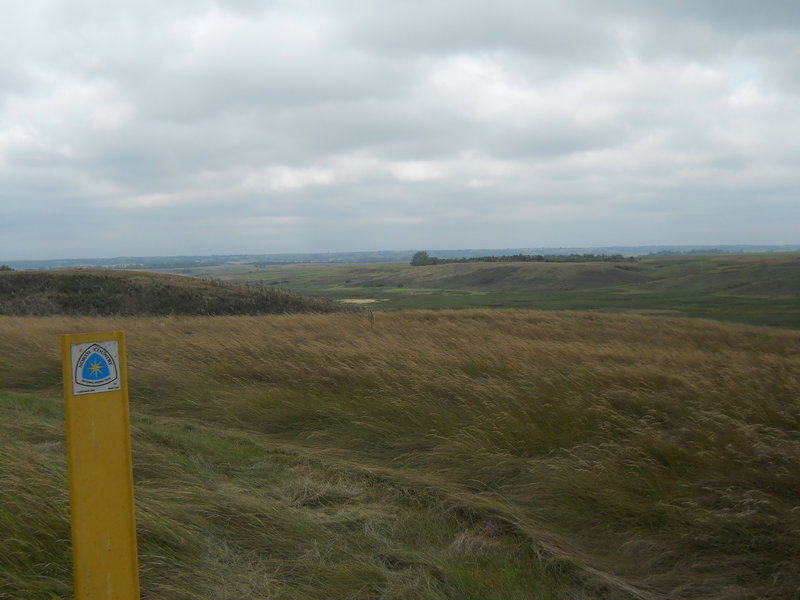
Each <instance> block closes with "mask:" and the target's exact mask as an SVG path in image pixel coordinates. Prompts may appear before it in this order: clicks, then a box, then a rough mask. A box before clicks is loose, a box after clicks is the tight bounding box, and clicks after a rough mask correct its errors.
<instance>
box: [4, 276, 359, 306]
mask: <svg viewBox="0 0 800 600" xmlns="http://www.w3.org/2000/svg"><path fill="white" fill-rule="evenodd" d="M348 310H350V311H352V310H354V309H353V308H352V307H349V308H348V307H347V306H344V305H342V304H339V303H336V302H333V301H331V300H325V299H321V298H306V297H303V296H299V295H297V294H293V293H290V292H285V291H281V290H271V289H251V288H247V287H241V286H234V285H230V284H224V283H220V282H214V281H201V280H198V279H192V278H188V277H178V276H175V275H165V274H156V273H132V272H129V271H108V270H94V271H93V270H85V269H82V270H75V271H51V272H46V271H45V272H42V271H20V272H0V314H8V315H53V314H71V315H87V314H88V315H166V314H176V315H228V314H250V315H256V314H283V313H298V312H317V313H329V312H345V311H348Z"/></svg>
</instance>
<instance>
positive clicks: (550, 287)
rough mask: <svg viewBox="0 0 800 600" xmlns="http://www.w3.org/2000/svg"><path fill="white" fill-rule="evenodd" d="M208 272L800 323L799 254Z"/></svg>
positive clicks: (376, 298) (404, 292) (481, 302)
mask: <svg viewBox="0 0 800 600" xmlns="http://www.w3.org/2000/svg"><path fill="white" fill-rule="evenodd" d="M199 273H200V271H198V274H199ZM202 273H204V274H206V275H208V274H213V275H214V276H215V277H220V278H222V279H225V280H229V281H235V282H239V283H249V284H251V285H260V286H267V287H273V288H281V289H288V290H292V291H294V292H297V293H302V294H309V295H315V296H320V297H326V298H333V299H339V300H342V299H346V300H355V301H361V302H369V303H370V308H372V309H374V310H396V309H418V308H425V309H456V308H470V309H471V308H487V307H489V308H533V309H542V310H592V311H603V312H617V313H620V312H621V313H639V314H667V315H672V316H690V317H702V318H713V319H720V320H726V321H735V322H742V323H749V324H753V325H770V326H778V327H792V328H797V329H800V254H798V253H796V252H795V253H774V254H773V253H764V254H743V255H735V254H725V255H718V256H713V255H712V256H681V257H653V258H642V259H640V260H639V261H637V262H636V263H622V264H619V263H577V264H572V263H567V264H558V263H503V264H498V263H466V264H445V265H434V266H425V267H412V266H410V265H407V264H398V263H390V264H378V265H375V264H372V265H325V264H311V265H288V266H287V265H280V266H270V267H265V268H262V269H252V268H248V269H240V270H237V269H236V268H232V267H230V266H226V267H220V268H215V269H210V270H208V271H207V272H206V271H203V272H202Z"/></svg>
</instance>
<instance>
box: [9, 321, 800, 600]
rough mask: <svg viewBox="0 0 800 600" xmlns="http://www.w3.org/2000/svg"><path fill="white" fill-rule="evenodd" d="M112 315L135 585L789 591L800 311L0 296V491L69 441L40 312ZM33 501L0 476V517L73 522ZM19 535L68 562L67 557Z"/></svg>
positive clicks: (25, 478) (492, 592)
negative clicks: (125, 362) (126, 384)
mask: <svg viewBox="0 0 800 600" xmlns="http://www.w3.org/2000/svg"><path fill="white" fill-rule="evenodd" d="M115 328H123V329H125V330H126V331H127V332H128V340H129V358H130V359H129V367H130V373H131V378H132V382H131V385H132V406H133V410H134V411H135V418H134V424H135V444H134V447H135V456H134V463H135V465H136V467H135V468H136V470H137V479H138V482H139V483H138V488H137V490H138V491H137V493H138V494H139V496H140V511H141V512H142V514H141V515H140V523H141V529H142V530H143V546H144V547H143V557H144V562H143V564H144V570H145V573H146V577H145V579H147V580H148V581H149V582H150V583H148V585H150V586H151V587H150V588H148V589H149V591H148V594H149V595H148V596H147V597H167V598H173V597H174V598H201V597H205V598H208V597H220V598H222V597H226V596H224V595H223V592H222V591H220V590H221V589H222V588H224V587H225V585H228V583H230V585H234V586H239V587H234V588H232V589H237V590H240V591H239V592H237V594H234V595H238V596H240V597H241V596H244V597H247V596H248V595H250V596H258V595H259V594H261V595H263V596H265V597H278V598H284V597H285V598H294V597H297V598H302V597H331V598H333V597H342V598H344V597H356V598H532V597H543V598H561V597H563V598H568V597H569V598H573V597H587V598H588V597H611V596H612V595H614V594H617V595H624V594H625V592H624V590H629V591H630V592H631V593H634V594H635V595H637V596H640V597H644V598H704V599H714V598H718V599H729V598H730V599H732V598H741V599H746V598H775V599H777V598H788V597H792V596H793V595H794V594H796V592H797V590H798V589H800V576H798V571H797V569H796V565H797V564H800V509H798V503H797V490H798V489H800V380H799V379H798V373H800V358H798V357H800V334H798V333H796V332H792V331H776V330H768V329H758V328H751V327H745V326H734V325H726V324H720V323H713V322H703V321H691V322H689V321H685V320H678V319H652V318H644V317H635V316H610V315H596V314H580V313H576V314H555V313H540V312H528V311H489V312H487V311H465V312H459V313H454V312H439V313H426V312H420V313H385V314H377V315H375V316H374V324H373V326H372V327H371V326H370V322H369V320H368V319H367V318H366V317H364V316H358V315H298V316H280V317H270V318H268V319H255V318H250V317H218V318H211V319H208V318H207V319H196V318H158V319H156V318H150V319H113V320H109V319H63V318H51V319H38V320H37V319H26V318H2V319H0V353H1V354H2V355H3V356H8V357H10V360H8V361H5V362H4V363H3V364H0V382H3V387H4V389H5V390H7V391H6V396H5V398H6V400H5V402H6V406H7V408H6V409H5V410H6V412H5V414H4V418H3V419H2V423H3V425H2V427H4V428H6V432H4V435H3V436H0V439H2V440H4V442H3V443H4V446H3V451H4V452H5V456H7V457H9V458H8V459H7V460H6V463H5V468H4V469H3V470H2V471H0V473H3V477H6V479H8V478H9V477H10V478H11V479H12V482H11V483H10V484H9V483H7V482H4V485H3V488H4V489H22V490H23V491H22V492H20V495H24V494H31V495H34V496H35V495H39V494H40V492H39V491H37V490H39V489H41V490H45V489H50V488H51V487H52V486H53V485H54V483H53V481H55V480H56V479H58V478H60V477H62V476H63V474H61V473H60V472H59V471H58V469H57V468H55V467H52V466H51V467H50V470H49V471H48V470H47V469H44V470H43V473H44V474H43V475H41V476H39V475H34V474H33V472H32V470H31V469H30V468H28V466H29V465H30V464H51V463H52V460H50V463H48V459H47V456H50V459H52V452H54V451H55V450H57V446H58V443H59V442H58V439H57V436H55V435H54V428H55V427H56V425H55V422H54V421H53V420H52V419H51V416H52V414H54V411H55V409H54V408H53V407H52V404H53V403H54V402H55V401H54V400H52V398H55V397H57V395H58V386H59V381H58V379H59V370H58V364H57V360H56V357H55V356H54V355H55V350H54V348H55V346H56V342H55V339H56V334H57V333H60V332H62V331H86V330H103V329H115ZM13 390H17V395H14V394H13V393H12V392H13ZM20 391H24V395H22V396H20V395H19V392H20ZM48 398H50V400H49V399H48ZM9 406H10V407H11V408H8V407H9ZM14 406H16V407H18V408H14ZM9 411H12V412H9ZM13 411H17V412H16V413H14V412H13ZM15 414H16V415H17V416H13V415H15ZM9 415H12V417H13V418H12V417H9ZM9 428H11V429H10V430H9ZM17 438H20V439H23V440H25V444H24V445H23V446H19V444H18V443H17V442H13V443H12V442H9V440H16V439H17ZM20 447H22V450H21V452H23V454H18V453H17V452H19V451H20V450H19V448H20ZM39 452H41V453H43V454H42V455H41V458H39V459H37V458H36V456H37V454H36V453H39ZM48 453H50V454H48ZM20 457H21V458H22V459H21V460H20ZM37 460H38V462H36V461H37ZM33 471H38V470H37V469H34V470H33ZM283 482H285V483H283ZM13 486H16V488H14V487H13ZM20 486H34V487H32V488H31V491H30V492H28V491H25V490H27V489H28V488H25V487H20ZM35 486H43V487H41V488H36V487H35ZM273 486H275V489H273ZM49 502H50V504H49V505H47V506H41V507H37V505H36V504H35V503H31V504H30V505H28V504H26V503H19V502H18V503H16V504H14V502H13V501H10V500H9V499H8V498H6V499H5V500H4V508H3V510H5V513H4V514H6V515H11V516H10V517H8V516H7V517H4V519H0V526H2V523H12V524H14V523H17V526H12V527H11V528H10V529H8V528H7V529H6V531H3V532H0V540H5V539H7V536H10V535H11V534H12V533H13V532H16V531H18V530H21V531H23V535H20V534H16V535H17V537H24V538H25V539H29V538H31V537H32V538H33V539H37V540H38V539H43V538H42V536H39V537H36V535H37V534H36V533H35V532H28V531H27V530H26V529H24V528H22V526H21V525H19V523H21V522H22V520H23V519H25V520H26V522H32V523H39V522H40V521H41V522H43V523H44V525H42V526H43V527H47V528H48V531H51V530H52V531H53V532H54V535H55V536H56V537H57V536H59V535H60V536H62V537H63V535H64V533H63V532H64V525H63V518H62V517H59V516H58V515H59V513H58V511H57V510H53V502H54V501H53V500H50V501H49ZM9 503H10V507H11V508H8V506H9ZM25 511H28V512H27V513H26V512H25ZM308 511H310V512H308ZM62 512H63V511H62ZM45 513H47V514H45ZM20 514H22V515H28V516H27V517H22V516H19V515H20ZM31 515H32V516H31ZM48 523H49V525H48ZM420 524H422V525H420ZM20 528H22V529H20ZM256 532H258V533H256ZM263 532H269V535H268V536H266V537H267V538H269V539H270V540H273V541H266V540H265V539H264V536H263V535H262V533H263ZM0 543H3V542H0ZM40 546H41V550H39V547H40ZM12 547H13V544H12ZM26 548H27V549H26V552H25V553H24V554H25V555H26V556H28V555H29V554H28V553H31V552H32V553H33V556H34V557H35V558H33V559H30V558H28V559H26V560H33V562H34V563H35V564H37V565H40V566H39V567H37V568H39V569H40V570H42V571H43V573H42V579H41V582H43V583H41V585H44V586H47V585H51V587H50V588H48V589H53V590H55V589H57V587H58V585H62V584H63V581H62V575H63V573H64V572H65V571H67V570H68V569H67V567H65V565H64V557H63V556H62V555H59V554H57V550H56V549H55V548H50V549H49V550H48V546H47V543H46V542H44V541H42V542H36V543H35V544H33V545H32V546H29V547H26ZM8 552H9V549H8V547H6V548H0V557H3V558H0V565H2V566H3V568H5V569H7V571H8V572H10V573H12V574H13V573H17V572H19V569H20V567H19V565H18V564H17V563H12V564H10V565H9V564H8V559H7V558H5V557H7V556H9V554H8ZM18 554H19V553H18ZM12 555H13V554H12ZM20 560H21V559H20ZM290 565H291V566H290ZM203 573H206V575H205V576H203V575H202V574H203ZM276 574H277V575H276ZM18 579H19V578H18ZM308 581H311V582H316V583H312V584H307V583H305V582H308ZM592 581H601V582H604V584H603V585H606V586H610V589H615V590H617V591H616V592H612V591H610V589H608V588H607V589H605V590H604V589H603V587H602V586H601V585H600V584H592V583H591V582H592ZM48 582H50V583H48ZM225 582H228V583H225ZM540 584H541V586H542V587H541V588H538V591H537V590H535V589H534V588H533V587H532V586H535V585H540ZM306 585H311V586H312V587H304V586H306ZM247 586H254V587H252V589H251V592H249V593H248V592H246V591H245V590H246V589H248V588H247ZM314 586H315V587H314ZM10 589H17V588H10ZM0 590H2V588H0ZM215 590H216V591H215ZM345 590H349V591H347V592H345ZM354 590H355V591H354ZM7 593H8V594H9V595H10V597H15V596H14V594H12V593H11V592H7ZM54 593H55V592H54ZM270 594H271V595H270ZM348 594H350V595H348ZM20 596H26V597H36V596H33V595H30V594H21V593H19V594H17V596H16V597H20ZM38 597H48V596H46V595H39V596H38Z"/></svg>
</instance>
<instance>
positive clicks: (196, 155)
mask: <svg viewBox="0 0 800 600" xmlns="http://www.w3.org/2000/svg"><path fill="white" fill-rule="evenodd" d="M651 4H653V3H641V2H636V1H634V0H616V1H615V0H611V1H607V2H602V3H598V2H589V1H588V0H583V1H581V0H571V1H566V2H565V1H560V2H530V1H524V2H523V1H516V0H501V1H497V2H492V3H487V2H476V1H469V0H467V1H459V2H454V1H444V0H441V1H436V0H434V1H430V0H427V1H426V2H421V1H417V0H410V1H409V2H404V3H401V4H397V3H393V2H387V1H382V0H381V1H374V2H369V3H364V2H355V1H345V2H342V1H337V2H332V1H326V0H307V1H303V2H288V1H275V2H257V1H255V0H253V1H249V0H238V1H227V2H222V1H219V2H212V1H202V0H199V1H198V0H192V1H188V0H186V1H175V2H171V3H161V2H155V1H143V0H137V1H136V2H122V3H113V4H109V3H102V2H97V1H94V0H81V1H70V2H66V1H56V0H51V1H46V0H32V1H31V2H28V3H20V4H19V5H18V6H15V7H14V8H11V9H7V11H6V12H7V13H8V14H7V18H5V19H4V22H3V24H2V25H0V34H2V35H0V259H2V258H5V259H22V258H55V257H68V256H71V257H74V256H110V255H124V254H136V255H148V254H151V255H163V254H211V253H218V254H223V253H240V252H253V253H256V252H294V251H298V252H300V251H326V250H331V251H346V250H369V249H413V248H429V249H435V248H445V247H535V246H593V245H595V246H596V245H621V244H680V243H710V244H714V243H796V242H797V241H798V229H797V223H798V222H800V198H798V191H800V185H799V184H800V170H798V168H797V167H798V164H800V145H799V144H797V142H796V140H797V139H799V138H800V102H799V100H800V75H799V73H800V71H798V69H797V67H796V65H797V64H798V62H800V36H799V35H798V32H799V31H800V16H799V15H800V11H798V10H797V7H796V4H795V3H794V2H788V1H787V2H781V1H776V0H773V1H770V2H767V3H764V2H760V3H758V4H756V3H755V2H745V3H738V4H737V5H736V7H732V6H731V4H730V3H729V2H721V1H720V2H714V1H707V2H702V3H698V2H689V1H686V2H683V1H680V2H672V3H669V4H668V5H667V4H662V5H661V6H660V7H655V6H651ZM600 5H602V8H601V7H600Z"/></svg>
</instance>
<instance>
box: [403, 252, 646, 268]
mask: <svg viewBox="0 0 800 600" xmlns="http://www.w3.org/2000/svg"><path fill="white" fill-rule="evenodd" d="M635 260H636V259H635V258H633V257H631V256H628V257H626V256H623V255H622V254H511V255H500V256H495V255H492V256H470V257H462V258H438V257H436V256H429V255H428V253H427V252H425V251H424V250H422V251H420V252H416V253H415V254H414V256H413V257H411V265H412V266H414V267H425V266H429V265H447V264H453V263H473V262H488V263H510V262H548V263H565V262H568V263H586V262H635Z"/></svg>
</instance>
